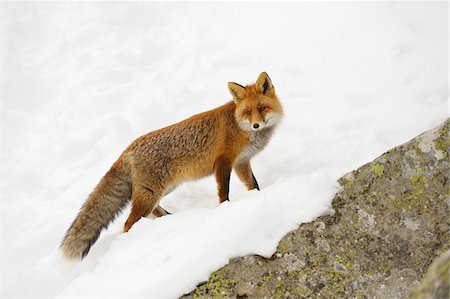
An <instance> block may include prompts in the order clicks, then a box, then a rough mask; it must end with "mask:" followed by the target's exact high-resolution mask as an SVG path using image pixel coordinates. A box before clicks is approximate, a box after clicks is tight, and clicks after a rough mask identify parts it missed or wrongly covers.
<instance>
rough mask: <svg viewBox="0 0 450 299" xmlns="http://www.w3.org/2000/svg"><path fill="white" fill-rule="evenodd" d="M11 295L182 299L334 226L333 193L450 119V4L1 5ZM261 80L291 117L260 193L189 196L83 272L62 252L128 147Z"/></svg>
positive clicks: (174, 198)
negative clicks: (233, 86)
mask: <svg viewBox="0 0 450 299" xmlns="http://www.w3.org/2000/svg"><path fill="white" fill-rule="evenodd" d="M1 19H2V22H3V23H2V28H3V41H2V52H3V60H2V74H1V77H2V104H1V107H2V128H3V132H2V134H3V148H2V201H1V203H2V206H1V213H2V215H1V219H2V221H1V224H2V239H1V243H2V256H1V270H2V279H1V281H2V296H4V297H8V298H10V297H16V296H28V297H69V296H70V297H83V296H86V297H87V296H90V297H92V296H99V297H108V296H116V297H122V298H123V297H130V296H142V297H146V298H149V297H154V298H175V297H177V296H180V295H182V294H183V293H184V292H188V291H190V290H192V289H193V288H194V287H195V286H196V284H197V283H199V282H201V281H202V280H206V279H207V278H208V275H209V273H210V272H212V271H214V270H215V269H217V268H219V267H221V266H223V265H225V264H226V263H227V262H228V260H229V258H232V257H236V256H241V255H246V254H260V255H263V256H270V255H271V254H272V253H273V252H274V250H275V248H276V245H277V242H278V241H279V239H280V238H281V237H282V236H283V235H284V234H285V233H287V232H288V231H289V230H291V229H293V228H295V227H296V226H297V225H298V224H300V223H302V222H308V221H311V220H313V219H314V218H316V217H317V216H319V215H322V214H324V213H328V212H330V207H331V199H332V197H333V194H334V193H335V192H336V190H337V184H336V183H335V181H336V179H337V178H339V177H340V176H341V175H343V174H344V173H346V172H347V171H350V170H352V169H354V168H356V167H358V166H359V165H361V164H362V163H365V162H367V161H370V160H372V159H374V158H375V157H376V156H378V155H380V154H381V153H383V151H385V150H388V149H389V148H391V147H393V146H396V145H398V144H400V143H403V142H405V141H407V140H408V139H410V138H412V137H414V136H415V135H417V134H419V133H420V132H422V131H424V130H426V129H429V128H431V127H433V126H435V125H437V124H439V123H440V122H442V121H443V120H444V119H445V118H446V117H447V115H448V110H447V100H448V77H447V65H448V56H447V52H448V45H447V39H448V29H447V21H448V12H447V4H446V3H445V2H434V3H433V2H430V3H426V2H387V3H386V2H373V3H364V2H342V3H339V2H326V3H325V2H319V3H311V2H300V3H292V2H289V3H281V4H280V3H221V2H220V3H188V2H184V3H159V2H151V3H149V2H110V3H106V2H96V3H91V2H79V3H76V2H61V3H56V2H46V3H38V2H22V3H20V2H3V3H2V18H1ZM261 71H267V72H268V74H269V75H270V76H271V78H272V80H273V83H274V85H275V87H276V89H277V92H278V95H279V97H280V99H281V101H282V103H283V105H284V108H285V112H286V116H285V119H284V121H283V123H282V125H281V127H280V128H279V130H278V132H277V134H276V135H275V136H274V138H273V139H272V141H271V143H270V144H269V146H268V147H267V148H266V149H265V150H264V151H263V152H262V153H261V154H259V155H258V156H257V157H255V158H254V159H253V162H252V164H253V169H254V172H255V175H256V177H257V179H258V181H259V185H260V186H261V188H262V190H261V191H260V192H258V191H251V192H248V191H246V190H245V188H244V186H243V185H242V184H241V183H240V182H239V181H238V179H237V178H236V176H234V175H233V176H232V178H231V191H230V192H231V193H230V198H231V202H229V203H225V204H223V205H220V206H218V202H217V198H216V190H215V182H214V179H213V178H212V177H209V178H206V179H203V180H200V181H196V182H191V183H186V184H184V185H182V186H180V187H179V188H178V189H177V190H176V191H174V192H173V193H171V194H169V195H168V196H167V197H166V198H165V199H164V200H163V201H162V205H163V206H164V207H165V208H166V209H167V210H169V211H172V212H174V214H173V215H171V216H166V217H162V218H159V219H155V220H154V219H150V218H148V219H142V220H140V221H139V222H138V223H137V224H135V226H134V227H133V229H132V230H131V231H130V232H129V233H128V234H122V233H121V229H122V225H123V223H124V221H125V219H126V217H127V214H128V211H126V212H125V213H124V214H123V215H121V216H120V217H119V218H118V219H117V220H116V221H115V222H114V223H113V224H112V225H111V226H110V227H109V229H108V230H107V231H104V232H103V233H102V235H101V237H100V239H99V240H98V242H97V243H96V244H95V245H94V246H93V248H92V250H91V252H90V253H89V255H88V256H87V258H86V259H85V260H84V261H83V262H81V263H77V264H67V263H66V262H64V261H63V260H61V258H60V256H59V254H58V250H57V249H58V246H59V242H60V241H61V239H62V237H63V235H64V233H65V231H66V229H67V228H68V227H69V225H70V223H71V222H72V220H73V219H74V217H75V215H76V213H77V212H78V210H79V208H80V207H81V205H82V203H83V202H84V201H85V199H86V198H87V196H88V194H89V193H90V192H91V190H92V189H93V188H94V186H95V185H96V184H97V182H98V181H99V179H100V178H101V176H102V175H103V174H104V173H105V172H106V171H107V170H108V168H109V167H110V165H111V164H112V163H113V162H114V161H115V159H117V157H118V156H119V155H120V153H121V151H122V150H123V149H124V148H125V147H126V146H127V145H128V144H129V143H130V142H131V141H132V140H133V139H134V138H136V137H138V136H140V135H142V134H144V133H146V132H148V131H151V130H154V129H157V128H160V127H162V126H165V125H169V124H171V123H174V122H176V121H179V120H182V119H184V118H186V117H189V116H190V115H192V114H195V113H198V112H202V111H205V110H208V109H211V108H214V107H216V106H219V105H221V104H223V103H224V102H226V101H228V100H230V96H229V94H228V91H227V87H226V83H227V82H228V81H235V82H238V83H241V84H245V83H249V82H253V81H254V80H256V78H257V76H258V75H259V73H260V72H261Z"/></svg>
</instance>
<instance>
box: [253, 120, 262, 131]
mask: <svg viewBox="0 0 450 299" xmlns="http://www.w3.org/2000/svg"><path fill="white" fill-rule="evenodd" d="M265 126H266V122H265V121H264V120H262V121H259V122H255V123H252V125H251V127H252V130H253V131H261V130H262V129H264V127H265Z"/></svg>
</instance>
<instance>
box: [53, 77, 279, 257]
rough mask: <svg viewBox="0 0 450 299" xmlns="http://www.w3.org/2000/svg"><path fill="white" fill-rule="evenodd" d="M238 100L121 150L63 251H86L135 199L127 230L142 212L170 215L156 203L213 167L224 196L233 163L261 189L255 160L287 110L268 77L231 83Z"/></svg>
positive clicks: (79, 254)
mask: <svg viewBox="0 0 450 299" xmlns="http://www.w3.org/2000/svg"><path fill="white" fill-rule="evenodd" d="M228 88H229V91H230V93H231V95H232V96H233V101H230V102H228V103H226V104H225V105H223V106H220V107H218V108H216V109H213V110H211V111H207V112H204V113H200V114H197V115H194V116H192V117H190V118H188V119H186V120H183V121H181V122H179V123H176V124H174V125H171V126H168V127H165V128H162V129H159V130H157V131H153V132H150V133H148V134H145V135H143V136H141V137H139V138H138V139H136V140H135V141H134V142H132V143H131V145H130V146H128V148H127V149H126V150H125V151H124V152H123V153H122V154H121V156H120V157H119V159H118V160H117V161H116V162H115V163H114V164H113V165H112V167H111V169H110V170H109V171H108V172H107V173H106V175H105V176H104V177H103V179H102V180H101V181H100V183H99V184H98V185H97V187H96V188H95V189H94V191H93V192H92V193H91V194H90V195H89V197H88V199H87V201H86V202H85V203H84V205H83V206H82V208H81V210H80V212H79V213H78V215H77V217H76V218H75V220H74V221H73V223H72V225H71V226H70V228H69V229H68V231H67V233H66V235H65V237H64V239H63V241H62V244H61V249H62V252H63V254H64V256H65V257H67V258H71V259H80V258H83V257H84V256H85V255H86V254H87V253H88V252H89V249H90V247H91V246H92V245H93V244H94V243H95V241H96V240H97V239H98V237H99V235H100V232H101V230H102V229H103V228H106V227H107V226H108V224H109V223H110V222H111V221H112V220H113V219H114V218H115V216H116V215H117V214H118V213H120V212H121V211H122V209H123V208H125V206H126V205H127V203H128V202H129V200H130V199H131V200H132V205H131V213H130V215H129V217H128V219H127V221H126V223H125V226H124V231H125V232H127V231H128V230H129V229H130V228H131V227H132V225H133V224H134V223H135V222H136V221H138V220H139V219H140V218H141V217H144V216H147V215H149V214H151V213H152V214H154V215H155V216H157V217H160V216H163V215H166V214H168V213H167V212H166V211H165V210H164V209H162V208H161V207H160V206H159V205H158V203H159V201H160V199H161V198H162V197H163V196H164V195H165V194H167V193H168V192H170V191H171V190H173V189H174V188H175V187H176V186H177V185H179V184H180V183H182V182H184V181H187V180H195V179H199V178H202V177H205V176H208V175H211V174H215V177H216V181H217V186H218V196H219V202H220V203H222V202H224V201H226V200H228V191H229V181H230V173H231V171H232V169H233V170H234V171H235V172H236V174H237V175H238V177H239V178H240V180H241V181H242V182H243V183H244V184H245V185H246V187H247V188H248V189H249V190H252V189H257V190H259V186H258V183H257V181H256V178H255V176H254V175H253V172H252V169H251V166H250V159H251V158H252V157H253V156H254V155H255V154H256V153H258V152H259V151H261V150H262V149H263V148H264V147H265V146H266V144H267V143H268V142H269V139H270V137H271V136H272V134H273V132H274V129H275V127H276V126H277V125H278V123H279V122H280V120H281V118H282V116H283V112H282V107H281V104H280V102H279V100H278V98H277V96H276V94H275V89H274V87H273V85H272V82H271V80H270V78H269V76H268V75H267V74H266V73H265V72H263V73H262V74H261V75H260V76H259V77H258V80H257V81H256V83H255V84H252V85H247V86H246V87H244V86H241V85H239V84H237V83H232V82H230V83H228Z"/></svg>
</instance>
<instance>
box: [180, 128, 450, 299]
mask: <svg viewBox="0 0 450 299" xmlns="http://www.w3.org/2000/svg"><path fill="white" fill-rule="evenodd" d="M449 124H450V120H447V121H446V122H445V123H444V124H442V125H441V126H439V127H438V128H436V129H433V130H430V131H427V132H425V133H423V134H422V135H419V136H418V137H416V138H414V139H412V140H411V141H409V142H407V143H405V144H403V145H401V146H399V147H396V148H394V149H392V150H389V151H388V152H386V153H385V154H383V155H382V156H380V157H379V158H377V159H375V160H374V161H373V162H371V163H368V164H366V165H363V166H361V167H360V168H358V169H357V170H355V171H352V172H351V173H348V174H346V175H345V176H343V177H342V178H341V179H340V180H339V183H340V184H341V185H342V186H343V188H342V189H341V191H340V192H339V193H337V194H336V195H335V197H334V199H333V208H334V210H335V213H334V214H333V215H326V216H322V217H319V218H318V219H316V220H315V221H314V222H312V223H305V224H302V225H300V226H299V227H298V228H297V229H295V230H294V231H292V232H290V233H289V234H287V235H286V236H285V237H284V238H283V239H282V240H281V242H280V244H279V246H278V250H277V252H276V253H275V254H274V255H273V256H272V257H271V258H270V259H266V258H263V257H259V256H246V257H241V258H236V259H233V260H231V261H230V263H229V264H228V265H226V266H225V267H223V268H222V269H220V270H218V271H216V272H214V273H215V274H214V275H212V276H211V278H210V280H209V281H208V282H205V283H203V284H200V285H199V286H198V287H197V289H196V290H194V291H193V292H192V293H190V294H187V295H185V296H183V298H194V297H195V298H197V297H199V298H202V297H203V298H405V297H406V296H407V295H408V294H409V292H410V290H411V289H412V288H413V287H415V286H417V285H418V284H419V281H420V280H421V278H422V277H423V275H424V274H425V271H426V270H427V268H428V266H429V265H430V264H431V262H432V261H433V259H434V258H435V257H436V256H439V255H440V254H442V253H443V252H445V251H446V250H447V249H448V248H449V181H448V174H449V155H448V149H449V148H448V147H449V144H450V142H449V135H448V134H449V132H448V128H449ZM218 277H219V279H218ZM217 280H219V286H217V287H218V288H219V289H218V290H217V289H215V288H213V286H215V285H216V284H217ZM220 281H225V282H227V281H228V282H230V283H220Z"/></svg>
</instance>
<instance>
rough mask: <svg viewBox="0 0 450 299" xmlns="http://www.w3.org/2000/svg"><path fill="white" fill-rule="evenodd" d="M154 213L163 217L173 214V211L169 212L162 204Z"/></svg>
mask: <svg viewBox="0 0 450 299" xmlns="http://www.w3.org/2000/svg"><path fill="white" fill-rule="evenodd" d="M152 214H153V215H155V216H156V217H161V216H166V215H171V214H172V213H169V212H167V211H166V210H165V209H163V208H161V206H159V205H158V206H157V207H156V208H155V209H154V210H153V212H152Z"/></svg>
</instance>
